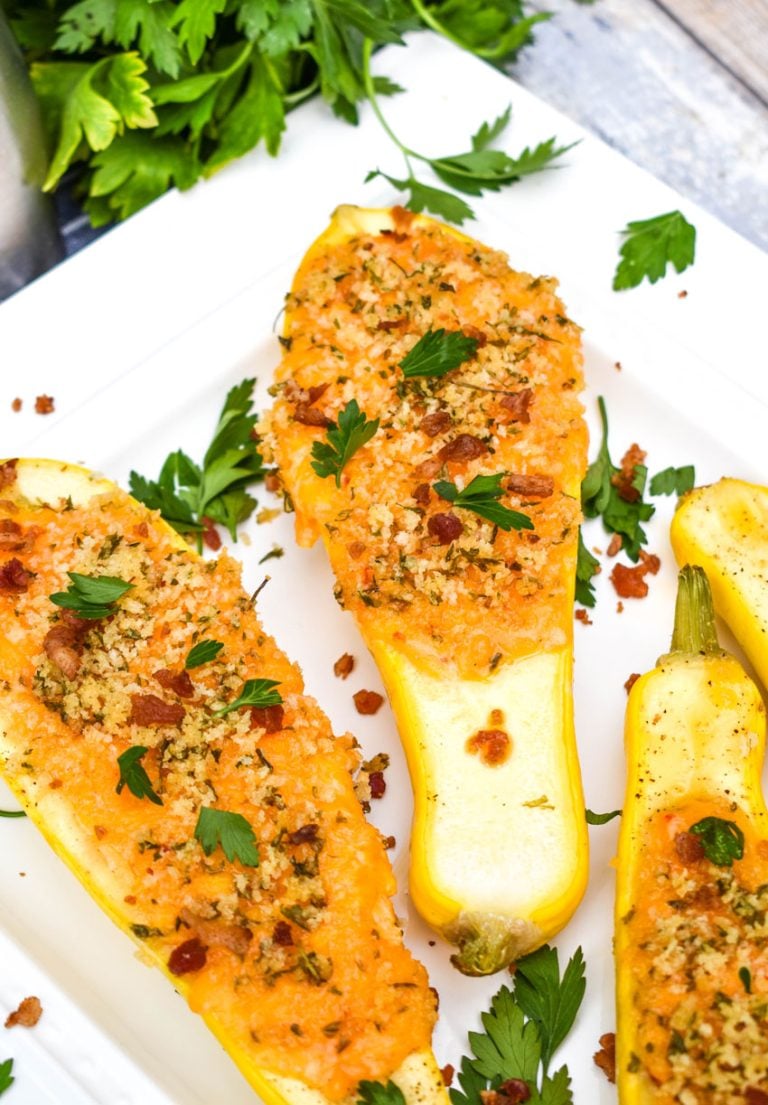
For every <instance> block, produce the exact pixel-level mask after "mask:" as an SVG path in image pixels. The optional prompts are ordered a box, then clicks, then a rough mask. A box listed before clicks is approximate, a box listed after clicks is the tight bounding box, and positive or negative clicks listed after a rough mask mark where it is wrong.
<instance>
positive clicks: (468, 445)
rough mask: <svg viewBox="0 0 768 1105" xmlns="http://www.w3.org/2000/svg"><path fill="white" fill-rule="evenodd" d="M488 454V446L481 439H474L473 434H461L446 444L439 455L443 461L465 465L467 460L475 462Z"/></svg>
mask: <svg viewBox="0 0 768 1105" xmlns="http://www.w3.org/2000/svg"><path fill="white" fill-rule="evenodd" d="M487 452H488V447H487V445H484V444H483V442H482V441H481V440H480V438H479V437H474V436H473V435H472V434H459V435H458V437H455V438H454V439H453V441H448V442H446V444H445V445H444V446H443V447H442V449H441V450H440V452H439V453H438V454H437V455H438V457H439V458H440V460H441V461H458V462H459V463H463V462H464V461H467V460H475V458H476V457H481V456H482V455H483V453H487Z"/></svg>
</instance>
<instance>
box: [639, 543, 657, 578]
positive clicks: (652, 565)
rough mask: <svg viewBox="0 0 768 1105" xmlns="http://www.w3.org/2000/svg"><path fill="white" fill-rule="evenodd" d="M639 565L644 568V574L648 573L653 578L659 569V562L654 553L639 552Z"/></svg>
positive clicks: (642, 550) (643, 550)
mask: <svg viewBox="0 0 768 1105" xmlns="http://www.w3.org/2000/svg"><path fill="white" fill-rule="evenodd" d="M640 563H641V564H643V565H644V566H645V570H646V572H650V573H651V575H652V576H655V575H656V573H657V572H658V570H659V568H660V567H661V561H660V560H659V558H658V556H656V554H655V553H649V552H646V551H645V549H641V550H640Z"/></svg>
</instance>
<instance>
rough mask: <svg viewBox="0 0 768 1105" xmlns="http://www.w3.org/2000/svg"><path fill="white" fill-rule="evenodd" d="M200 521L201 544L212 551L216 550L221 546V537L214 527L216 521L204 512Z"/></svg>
mask: <svg viewBox="0 0 768 1105" xmlns="http://www.w3.org/2000/svg"><path fill="white" fill-rule="evenodd" d="M200 521H201V522H202V523H203V534H202V536H203V544H204V545H205V547H206V548H208V549H210V550H211V551H212V552H218V550H219V549H220V548H221V537H220V536H219V531H218V530H217V529H216V523H215V522H214V520H213V518H209V517H208V515H207V514H204V515H203V516H202V518H201V519H200Z"/></svg>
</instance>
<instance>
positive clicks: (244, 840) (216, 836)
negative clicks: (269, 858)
mask: <svg viewBox="0 0 768 1105" xmlns="http://www.w3.org/2000/svg"><path fill="white" fill-rule="evenodd" d="M195 839H196V840H198V841H199V842H200V845H201V846H202V849H203V851H204V852H205V854H206V855H207V856H210V855H211V854H212V853H213V852H215V851H216V849H217V848H218V847H219V846H221V849H222V851H223V852H224V855H225V856H226V857H227V859H228V860H229V862H230V863H234V861H235V860H236V859H238V860H240V862H241V863H242V864H243V866H244V867H258V866H259V849H258V845H257V844H256V834H255V833H254V831H253V828H252V827H251V825H250V823H249V822H248V821H247V820H246V819H245V818H244V817H243V815H242V814H240V813H229V812H228V811H227V810H216V809H213V808H212V807H210V806H201V807H200V813H199V814H198V818H197V824H196V825H195Z"/></svg>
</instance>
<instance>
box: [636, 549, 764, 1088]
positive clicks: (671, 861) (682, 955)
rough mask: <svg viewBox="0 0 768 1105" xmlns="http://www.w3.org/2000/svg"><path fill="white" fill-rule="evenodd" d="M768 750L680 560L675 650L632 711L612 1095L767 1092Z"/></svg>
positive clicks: (699, 582) (749, 698)
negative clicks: (767, 766)
mask: <svg viewBox="0 0 768 1105" xmlns="http://www.w3.org/2000/svg"><path fill="white" fill-rule="evenodd" d="M764 747H765V708H764V706H763V702H762V699H761V697H760V694H759V692H758V690H757V688H756V687H755V685H754V683H753V682H752V681H751V680H750V679H749V678H748V676H747V675H746V673H745V672H744V670H743V669H742V667H741V666H740V665H739V663H738V662H737V661H736V660H735V659H734V658H733V657H732V656H729V655H728V654H727V653H724V652H722V651H721V650H720V648H719V646H718V642H717V636H716V633H715V628H714V615H713V611H712V601H711V595H710V591H709V586H708V584H707V579H706V576H705V575H704V573H703V571H702V570H701V568H698V567H697V568H690V567H686V568H684V569H683V571H682V572H681V576H680V589H679V592H678V600H677V610H676V616H675V633H674V636H673V640H672V651H671V652H670V653H668V654H667V655H665V656H662V657H661V659H660V660H659V662H658V664H657V666H656V667H655V668H654V670H653V671H651V672H649V673H648V674H646V675H643V676H642V677H641V678H640V679H638V680H637V681H636V682H635V684H634V686H633V687H632V689H631V692H630V696H629V703H628V707H627V718H626V753H627V789H626V798H625V802H624V809H623V816H622V823H621V834H620V839H619V853H618V871H617V891H616V933H615V955H616V973H617V1035H616V1076H617V1077H616V1080H617V1085H618V1090H619V1101H620V1103H621V1105H679V1103H687V1102H696V1103H698V1102H706V1103H707V1105H732V1103H733V1102H736V1101H743V1100H744V1099H745V1096H744V1095H745V1094H746V1100H747V1101H749V1102H752V1103H753V1105H759V1103H761V1102H763V1101H764V1099H765V1094H766V1092H767V1091H768V1023H767V1022H766V1020H765V1009H766V1001H768V972H767V971H766V967H765V953H764V945H765V940H766V935H767V934H768V929H767V926H766V909H767V908H768V839H766V838H767V837H768V811H766V807H765V803H764V801H763V796H762V792H761V788H760V773H761V768H762V763H763V754H764ZM750 1094H751V1096H750ZM761 1095H762V1096H761Z"/></svg>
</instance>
